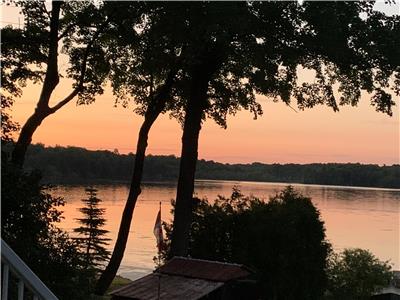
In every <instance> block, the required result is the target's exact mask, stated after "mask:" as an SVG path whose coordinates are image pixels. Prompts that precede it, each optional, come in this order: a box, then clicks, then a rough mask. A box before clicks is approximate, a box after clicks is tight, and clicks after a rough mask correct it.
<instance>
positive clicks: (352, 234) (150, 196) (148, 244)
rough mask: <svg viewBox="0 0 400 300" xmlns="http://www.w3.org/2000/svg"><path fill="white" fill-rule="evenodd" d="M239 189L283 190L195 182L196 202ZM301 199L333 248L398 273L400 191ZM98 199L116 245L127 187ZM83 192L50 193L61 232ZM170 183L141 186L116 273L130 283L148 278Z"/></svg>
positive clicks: (329, 191)
mask: <svg viewBox="0 0 400 300" xmlns="http://www.w3.org/2000/svg"><path fill="white" fill-rule="evenodd" d="M234 185H236V186H238V187H239V188H240V189H241V191H242V193H243V194H245V195H250V194H252V195H254V196H256V197H260V198H263V199H268V198H269V197H270V196H272V195H274V194H276V193H278V192H279V191H280V190H282V188H284V186H285V185H286V184H276V183H256V182H234V181H197V182H196V187H195V192H196V195H197V196H198V197H207V198H208V199H209V200H213V199H215V198H216V197H217V195H223V196H229V195H230V194H231V192H232V187H233V186H234ZM294 186H295V188H296V189H297V190H299V191H301V192H302V193H303V194H304V195H307V196H309V197H311V198H312V201H313V203H314V204H315V205H316V206H317V207H318V209H319V210H320V212H321V215H322V219H323V220H324V222H325V226H326V229H327V231H326V234H327V237H328V239H329V240H330V241H331V243H332V244H333V246H334V248H335V249H337V250H339V249H343V248H347V247H360V248H364V249H369V250H371V251H372V252H373V253H374V254H375V255H377V256H378V257H379V258H380V259H383V260H391V263H392V264H393V266H394V268H396V269H399V268H400V264H399V209H400V190H385V189H366V188H349V187H331V186H314V185H294ZM95 187H96V188H97V189H98V196H99V197H100V198H101V199H102V200H103V205H102V206H103V207H104V208H106V215H105V217H106V219H107V224H106V229H107V230H109V231H110V238H112V239H113V240H115V238H116V234H117V231H118V227H119V221H120V218H121V214H122V210H123V208H124V204H125V200H126V197H127V195H128V192H129V189H128V188H129V187H128V186H127V185H115V184H113V185H98V186H95ZM84 188H85V187H84V186H61V187H58V188H57V189H55V190H54V193H55V194H56V195H59V196H63V197H64V198H65V199H66V202H67V204H66V205H65V207H64V208H63V210H64V217H65V219H64V220H63V221H62V223H61V226H62V227H63V228H65V229H66V230H72V229H73V228H75V227H77V223H76V221H75V219H76V218H77V217H79V212H78V208H79V207H80V206H81V201H80V200H81V199H82V198H84V197H85V191H84ZM175 192H176V185H175V183H171V182H169V183H168V182H167V183H159V182H158V183H157V182H153V183H145V184H144V187H143V189H142V194H141V195H140V197H139V200H138V202H137V204H136V209H135V212H134V218H133V222H132V227H131V233H130V236H129V240H128V244H127V249H126V253H125V256H124V259H123V261H122V265H121V268H120V270H119V273H121V274H122V275H124V276H127V277H129V278H132V279H135V278H138V277H141V276H142V275H144V274H146V273H148V272H150V271H151V270H152V269H153V267H154V264H153V257H154V256H155V255H156V245H155V239H154V237H153V233H152V232H153V226H154V220H155V217H156V214H157V210H158V203H159V201H161V202H162V207H163V220H170V219H171V215H170V209H171V205H170V201H171V199H173V198H175Z"/></svg>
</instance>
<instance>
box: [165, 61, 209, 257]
mask: <svg viewBox="0 0 400 300" xmlns="http://www.w3.org/2000/svg"><path fill="white" fill-rule="evenodd" d="M208 81H209V74H207V72H205V71H204V70H201V68H199V69H198V70H196V72H193V76H192V84H191V92H190V97H189V99H188V103H187V107H186V115H185V122H184V127H183V135H182V151H181V161H180V167H179V177H178V187H177V193H176V204H175V214H174V222H173V232H172V239H171V253H170V256H171V257H172V256H187V255H188V246H189V231H190V223H191V221H192V204H193V203H192V202H193V191H194V179H195V172H196V163H197V157H198V141H199V133H200V130H201V121H202V116H203V111H204V108H205V106H206V104H207V89H208Z"/></svg>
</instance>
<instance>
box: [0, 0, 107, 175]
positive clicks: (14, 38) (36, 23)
mask: <svg viewBox="0 0 400 300" xmlns="http://www.w3.org/2000/svg"><path fill="white" fill-rule="evenodd" d="M15 5H17V6H18V7H21V12H22V14H23V16H24V27H23V29H15V28H12V27H6V28H2V29H1V34H2V75H1V76H2V78H1V79H2V99H3V95H4V97H12V96H14V97H15V96H17V97H19V96H21V94H22V89H21V86H22V87H23V86H24V85H25V83H26V81H27V80H33V82H34V83H38V82H41V83H42V89H41V93H40V97H39V99H38V102H37V106H36V108H35V111H34V113H33V114H32V115H31V116H30V117H29V118H28V120H27V121H26V122H25V123H24V124H23V126H22V128H21V132H20V134H19V137H18V140H17V142H16V144H15V147H14V150H13V153H12V161H13V163H14V164H15V165H17V166H19V167H22V165H23V163H24V158H25V153H26V150H27V147H28V146H29V144H30V143H31V141H32V136H33V134H34V132H35V131H36V129H37V128H38V127H39V126H40V124H41V123H42V121H43V120H44V119H45V118H47V117H48V116H49V115H51V114H53V113H55V112H56V111H58V110H59V109H60V108H61V107H63V106H64V105H66V104H67V103H69V102H70V101H71V100H72V99H74V98H75V97H76V96H78V97H79V101H80V102H90V101H93V99H94V98H93V97H94V95H95V94H98V93H101V92H102V88H101V86H100V85H99V81H100V82H102V81H103V80H104V72H105V73H106V72H107V67H106V66H107V63H106V62H105V61H104V60H103V57H102V52H101V47H99V46H98V44H96V42H97V40H98V39H99V35H100V33H101V32H102V30H103V29H104V27H105V25H106V24H107V20H105V19H104V18H103V16H100V15H99V14H97V13H96V12H97V11H98V10H97V8H96V6H95V5H94V4H93V3H92V2H68V3H64V2H63V1H52V5H51V11H48V9H47V6H46V2H45V1H15ZM95 25H97V26H95ZM92 26H94V27H95V29H93V27H92ZM77 28H80V30H85V32H86V36H85V38H83V39H76V38H75V36H74V33H75V31H76V29H77ZM60 41H62V42H63V44H64V50H65V51H66V52H67V54H68V56H69V57H70V65H69V67H68V70H67V76H68V77H70V78H72V79H73V82H74V83H73V87H72V89H71V92H70V94H68V95H67V96H66V97H65V98H64V99H61V100H59V101H57V103H56V104H55V105H53V106H52V107H51V106H50V104H49V103H50V100H51V97H52V94H53V92H54V90H55V88H56V87H57V85H58V83H59V79H60V77H61V76H63V74H62V73H61V72H60V70H59V67H58V62H59V51H60V50H59V43H60ZM93 64H98V65H99V64H102V65H103V70H102V71H103V73H100V71H99V70H100V68H96V74H95V75H94V74H93V73H92V72H91V70H92V69H91V67H88V65H93ZM7 94H8V95H7ZM4 99H7V98H4Z"/></svg>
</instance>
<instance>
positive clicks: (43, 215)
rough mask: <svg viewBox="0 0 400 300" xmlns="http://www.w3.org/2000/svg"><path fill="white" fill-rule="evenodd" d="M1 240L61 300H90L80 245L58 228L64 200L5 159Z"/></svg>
mask: <svg viewBox="0 0 400 300" xmlns="http://www.w3.org/2000/svg"><path fill="white" fill-rule="evenodd" d="M1 175H2V176H1V179H2V182H1V217H2V220H1V221H2V222H1V236H2V239H4V240H5V241H6V242H7V243H8V244H9V245H10V247H11V248H12V249H13V250H14V251H15V252H16V253H17V254H18V255H19V256H20V257H21V259H22V260H23V261H24V262H25V263H26V264H27V265H28V266H29V267H30V268H31V269H32V270H33V271H34V272H35V273H36V274H37V275H38V276H39V278H40V279H41V280H42V281H43V282H44V283H45V284H46V285H47V286H48V287H49V288H50V290H51V291H52V292H53V293H55V294H56V295H57V296H58V297H59V299H89V298H88V297H89V295H88V294H87V289H86V287H85V285H84V283H85V282H87V281H88V278H87V274H86V273H85V272H82V269H83V264H82V260H81V258H80V257H81V255H80V252H79V249H78V247H77V245H76V243H75V242H74V241H73V240H71V239H70V238H69V236H68V235H67V233H66V232H64V231H62V230H61V229H59V228H57V227H56V225H55V224H56V223H57V222H59V221H60V219H61V211H59V207H60V206H62V205H63V204H64V200H63V199H62V198H58V197H53V196H52V195H50V194H49V193H48V189H47V188H46V187H45V186H42V185H41V184H40V178H41V176H40V174H39V173H38V172H24V171H21V170H19V169H18V168H15V167H13V166H12V165H11V164H9V163H8V162H7V161H6V160H5V159H3V161H2V168H1Z"/></svg>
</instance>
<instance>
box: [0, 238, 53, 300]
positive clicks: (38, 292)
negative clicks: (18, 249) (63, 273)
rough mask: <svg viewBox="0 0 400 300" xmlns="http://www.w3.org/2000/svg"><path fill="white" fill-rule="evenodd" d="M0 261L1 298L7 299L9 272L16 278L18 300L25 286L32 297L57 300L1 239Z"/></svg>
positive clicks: (22, 294)
mask: <svg viewBox="0 0 400 300" xmlns="http://www.w3.org/2000/svg"><path fill="white" fill-rule="evenodd" d="M1 262H2V263H3V266H4V268H3V286H2V288H3V289H2V300H8V299H7V297H8V281H9V272H11V273H12V274H13V275H14V276H15V277H16V278H18V280H19V282H18V300H20V299H21V300H23V298H24V290H25V287H26V288H27V289H29V290H30V291H32V293H33V294H34V297H33V299H34V300H38V299H45V300H58V298H57V297H56V296H55V295H54V294H53V293H52V292H51V291H50V290H49V289H48V288H47V286H46V285H45V284H44V283H43V282H42V281H41V280H40V279H39V277H37V275H36V274H35V273H33V272H32V270H31V269H30V268H29V267H28V266H27V265H26V264H25V263H24V262H23V261H22V259H21V258H20V257H19V256H18V255H17V254H16V253H15V252H14V251H13V250H12V249H11V248H10V246H8V245H7V243H6V242H4V241H3V240H1Z"/></svg>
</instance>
